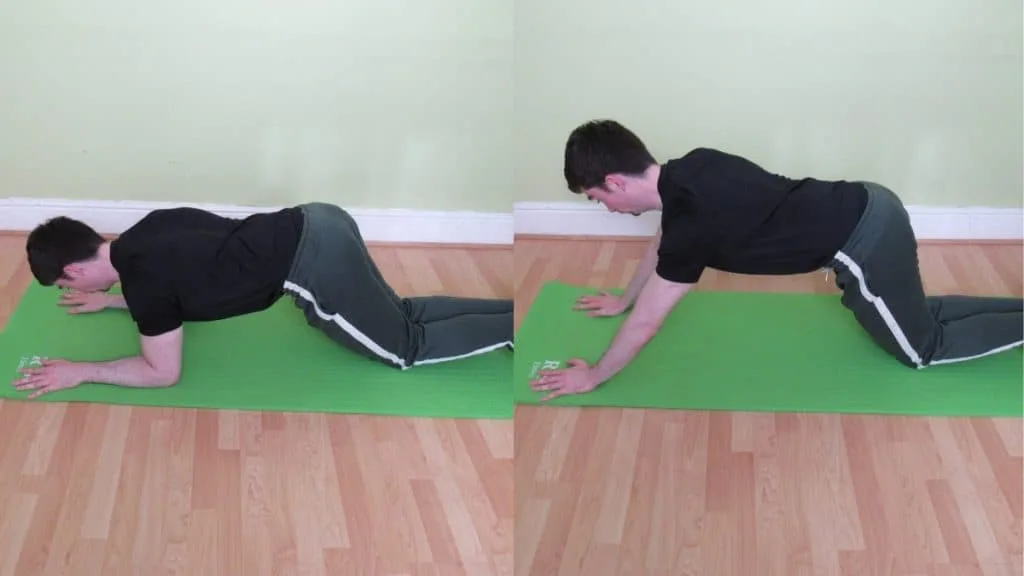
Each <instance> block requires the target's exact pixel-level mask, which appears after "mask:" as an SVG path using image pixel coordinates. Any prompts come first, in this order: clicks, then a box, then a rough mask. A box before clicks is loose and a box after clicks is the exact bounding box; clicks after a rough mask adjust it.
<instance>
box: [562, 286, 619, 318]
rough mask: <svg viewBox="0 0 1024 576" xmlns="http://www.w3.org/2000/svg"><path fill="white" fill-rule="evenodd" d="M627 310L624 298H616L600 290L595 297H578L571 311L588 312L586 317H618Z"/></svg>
mask: <svg viewBox="0 0 1024 576" xmlns="http://www.w3.org/2000/svg"><path fill="white" fill-rule="evenodd" d="M626 308H629V300H627V299H626V297H625V296H616V295H615V294H609V293H608V292H606V291H604V290H602V291H600V292H598V293H597V294H596V295H588V296H580V297H579V298H578V299H577V300H576V306H575V308H573V310H589V311H590V313H589V314H588V316H618V315H619V314H622V313H623V312H625V311H626Z"/></svg>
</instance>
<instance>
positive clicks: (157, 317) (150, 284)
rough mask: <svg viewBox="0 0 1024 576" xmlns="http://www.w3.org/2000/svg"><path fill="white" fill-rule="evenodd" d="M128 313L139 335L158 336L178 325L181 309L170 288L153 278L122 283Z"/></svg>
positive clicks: (180, 320)
mask: <svg viewBox="0 0 1024 576" xmlns="http://www.w3.org/2000/svg"><path fill="white" fill-rule="evenodd" d="M122 292H123V294H124V300H125V303H126V304H127V306H128V313H129V314H130V315H131V317H132V320H134V321H135V325H136V326H137V327H138V330H139V334H141V335H143V336H159V335H161V334H166V333H167V332H170V331H172V330H175V329H177V328H178V327H180V326H181V325H182V319H181V308H180V306H179V305H178V299H177V297H176V296H175V295H174V293H173V292H172V291H171V287H170V285H169V284H168V283H167V282H165V281H161V280H159V279H156V278H139V279H132V281H131V282H128V283H122Z"/></svg>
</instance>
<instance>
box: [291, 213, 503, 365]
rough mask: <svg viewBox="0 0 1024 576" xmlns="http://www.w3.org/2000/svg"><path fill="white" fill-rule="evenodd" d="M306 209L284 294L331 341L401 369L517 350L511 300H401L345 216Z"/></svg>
mask: <svg viewBox="0 0 1024 576" xmlns="http://www.w3.org/2000/svg"><path fill="white" fill-rule="evenodd" d="M301 208H302V212H303V215H304V217H305V225H304V227H303V231H302V236H301V238H300V240H299V247H298V250H297V251H296V255H295V258H294V260H293V263H292V267H291V272H290V273H289V275H288V279H287V281H286V282H285V284H284V291H285V292H286V293H288V294H290V295H291V296H292V298H293V299H294V301H295V303H296V305H297V306H298V307H299V308H300V309H301V310H302V311H303V313H304V314H305V317H306V321H307V322H308V323H309V324H310V325H312V326H314V327H316V328H318V329H320V330H321V331H323V332H324V333H326V334H327V335H328V336H329V337H330V338H331V339H333V340H334V341H336V342H338V343H339V344H341V345H343V346H345V347H347V348H349V349H352V350H354V351H356V352H357V353H360V354H362V355H364V356H366V357H369V358H372V359H375V360H378V361H381V362H384V363H385V364H387V365H389V366H392V367H395V368H399V369H403V370H404V369H407V368H411V367H413V366H416V365H422V364H433V363H438V362H446V361H450V360H457V359H460V358H466V357H470V356H475V355H478V354H484V353H487V352H490V351H492V350H497V349H499V348H503V347H507V348H510V349H511V348H512V337H513V301H512V300H499V299H477V298H456V297H450V296H428V297H419V298H402V297H399V296H398V295H397V294H396V293H395V292H394V290H392V289H391V287H390V286H389V285H388V284H387V282H385V281H384V278H383V277H382V276H381V274H380V271H379V270H378V269H377V266H376V264H374V262H373V259H372V258H371V257H370V254H369V252H367V249H366V245H365V244H364V242H363V238H362V236H361V234H360V232H359V227H358V226H357V224H356V222H355V220H354V219H353V218H352V217H351V215H349V214H348V212H346V211H345V210H343V209H342V208H340V207H337V206H334V205H331V204H324V203H319V202H317V203H309V204H303V205H302V206H301Z"/></svg>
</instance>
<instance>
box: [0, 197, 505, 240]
mask: <svg viewBox="0 0 1024 576" xmlns="http://www.w3.org/2000/svg"><path fill="white" fill-rule="evenodd" d="M179 206H194V207H198V208H204V209H206V210H209V211H211V212H214V213H217V214H222V215H224V216H231V217H236V218H237V217H245V216H248V215H250V214H255V213H257V212H269V211H273V210H277V209H279V208H280V207H279V206H269V207H268V206H233V205H228V204H197V203H191V202H186V203H170V202H118V201H105V200H61V199H48V198H47V199H37V198H3V199H0V230H18V231H27V230H31V229H32V228H34V227H35V226H36V225H37V224H40V223H42V222H45V221H46V220H48V219H49V218H52V217H54V216H67V217H70V218H75V219H78V220H81V221H83V222H85V223H87V224H89V225H90V226H92V227H93V228H95V229H96V230H97V231H98V232H100V233H101V234H120V233H121V232H124V231H125V230H127V229H128V228H129V227H130V226H131V225H132V224H134V223H136V222H138V221H139V219H141V218H142V217H143V216H145V215H146V214H148V213H149V212H151V211H152V210H156V209H160V208H173V207H179ZM347 210H348V212H349V213H350V214H352V217H353V218H355V220H356V222H358V224H359V229H360V232H361V233H362V235H363V238H364V239H365V240H366V241H367V242H410V243H439V244H499V245H511V244H512V241H513V225H512V214H511V213H502V212H468V211H467V212H445V211H431V210H396V209H366V208H350V209H347Z"/></svg>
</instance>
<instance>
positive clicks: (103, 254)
mask: <svg viewBox="0 0 1024 576" xmlns="http://www.w3.org/2000/svg"><path fill="white" fill-rule="evenodd" d="M96 259H97V260H99V264H100V266H101V267H102V270H103V274H104V275H107V276H108V277H109V278H110V279H111V280H113V281H114V282H115V283H116V282H120V280H121V278H120V276H121V275H120V274H118V273H117V268H114V263H113V262H111V260H110V241H109V240H108V241H106V242H104V243H103V244H100V247H99V249H97V250H96Z"/></svg>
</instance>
